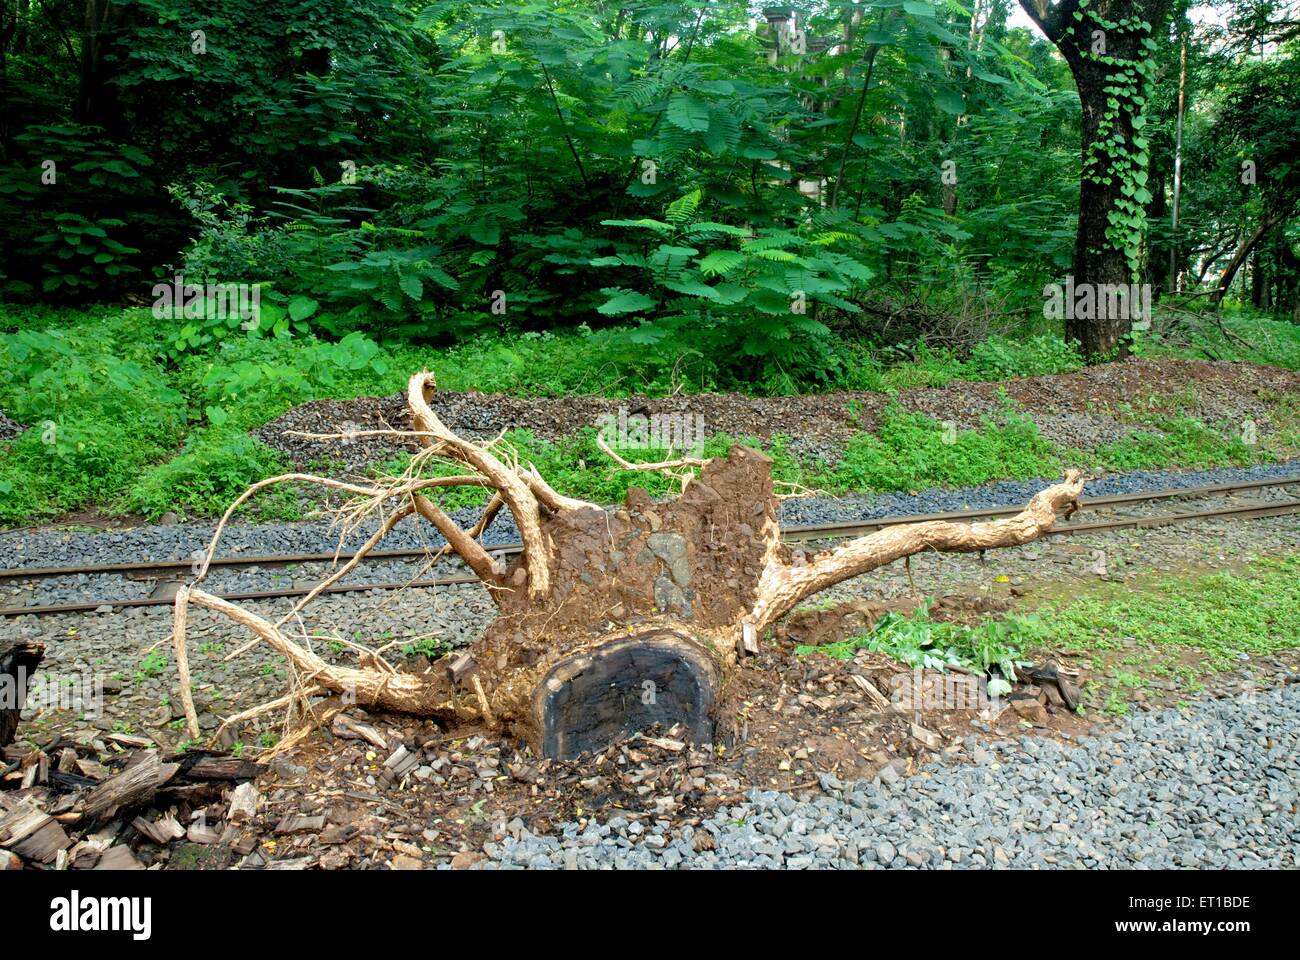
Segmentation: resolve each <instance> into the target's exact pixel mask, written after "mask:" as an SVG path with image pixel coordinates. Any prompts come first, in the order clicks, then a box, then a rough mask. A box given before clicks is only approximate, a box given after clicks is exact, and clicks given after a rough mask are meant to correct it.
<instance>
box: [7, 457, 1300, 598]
mask: <svg viewBox="0 0 1300 960" xmlns="http://www.w3.org/2000/svg"><path fill="white" fill-rule="evenodd" d="M1293 484H1300V476H1295V477H1283V478H1280V479H1276V480H1251V481H1248V482H1245V483H1220V484H1214V485H1212V486H1205V487H1183V488H1181V489H1177V488H1175V489H1166V490H1152V491H1149V492H1146V493H1124V494H1116V495H1114V496H1110V497H1083V498H1080V500H1079V509H1080V510H1083V509H1086V508H1099V507H1100V508H1103V509H1104V508H1106V507H1112V506H1118V505H1120V504H1126V503H1142V502H1148V501H1154V500H1169V499H1173V498H1175V497H1203V496H1213V495H1214V494H1220V493H1239V492H1242V491H1245V490H1259V489H1263V488H1265V487H1285V486H1291V485H1293ZM1023 509H1024V504H1020V505H1018V506H1008V507H976V508H973V509H969V510H949V511H944V512H940V513H915V514H895V515H893V516H888V517H880V518H879V519H877V520H841V521H836V522H833V523H822V524H807V525H795V526H790V527H785V528H783V529H782V533H783V534H784V535H785V536H786V537H787V538H790V539H796V538H798V539H804V540H808V539H818V538H817V537H816V536H815V534H817V533H826V534H828V535H829V536H831V537H835V536H843V535H844V534H843V533H842V531H845V530H864V529H869V530H878V529H880V528H881V527H889V526H895V525H897V524H900V523H922V522H925V521H927V520H971V519H978V518H981V517H1003V516H1011V515H1013V514H1017V513H1019V512H1020V511H1021V510H1023ZM805 535H807V536H805ZM483 546H484V547H485V548H486V549H487V550H488V551H489V552H490V553H502V554H506V555H510V554H515V553H518V552H519V551H520V549H521V545H520V544H519V543H501V544H495V543H485V544H484V545H483ZM430 552H431V551H428V550H409V549H408V550H372V551H371V552H370V553H368V554H366V556H365V559H366V560H410V559H416V558H419V557H425V556H428V555H429V553H430ZM352 556H353V555H352V554H350V553H339V554H337V555H336V554H334V553H302V554H290V555H285V556H260V557H215V558H213V560H212V561H211V563H209V564H208V567H209V569H211V568H214V567H262V566H265V567H272V566H286V565H290V564H299V563H333V562H335V561H343V562H346V561H348V560H350V559H352ZM194 564H195V561H193V560H138V561H131V562H127V563H104V564H91V565H88V566H79V567H78V566H71V567H7V568H3V569H0V580H5V579H15V578H17V579H44V578H46V577H60V576H77V575H80V574H102V573H147V572H151V571H162V570H185V569H190V568H192V567H193V566H194Z"/></svg>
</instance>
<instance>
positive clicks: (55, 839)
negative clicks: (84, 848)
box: [0, 802, 72, 863]
mask: <svg viewBox="0 0 1300 960" xmlns="http://www.w3.org/2000/svg"><path fill="white" fill-rule="evenodd" d="M71 845H72V840H71V838H69V837H68V835H67V834H66V833H64V832H63V827H61V826H60V825H59V824H58V822H57V821H55V819H54V818H53V817H51V816H50V815H49V814H48V813H46V812H45V811H43V810H40V809H38V808H36V807H35V806H33V805H32V804H31V803H30V802H28V803H25V804H23V805H22V806H20V807H19V808H18V809H16V810H13V811H12V812H10V813H9V814H8V815H7V816H5V817H4V818H3V819H0V847H4V848H6V849H8V850H11V851H13V852H14V853H15V854H17V855H18V856H20V857H22V858H23V859H24V860H35V861H37V862H39V863H51V862H52V861H53V860H54V858H55V856H57V854H58V852H59V851H60V850H63V849H66V848H67V847H69V846H71Z"/></svg>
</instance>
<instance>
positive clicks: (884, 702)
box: [849, 673, 889, 710]
mask: <svg viewBox="0 0 1300 960" xmlns="http://www.w3.org/2000/svg"><path fill="white" fill-rule="evenodd" d="M849 679H850V680H852V681H853V685H854V686H855V687H857V688H858V689H859V690H861V691H862V692H863V693H865V694H866V695H867V699H868V700H870V701H871V702H872V703H874V704H875V705H876V706H877V707H879V708H880V709H881V710H883V709H885V708H886V707H887V706H889V698H888V697H887V696H885V695H884V694H883V693H881V692H880V690H879V689H878V688H877V687H876V685H875V684H874V683H872V682H871V680H870V679H868V678H867V677H864V676H862V674H860V673H851V674H849Z"/></svg>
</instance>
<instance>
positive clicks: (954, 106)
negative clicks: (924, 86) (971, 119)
mask: <svg viewBox="0 0 1300 960" xmlns="http://www.w3.org/2000/svg"><path fill="white" fill-rule="evenodd" d="M934 105H935V106H936V107H938V108H939V109H940V110H942V111H943V112H944V113H947V114H951V115H952V116H954V117H960V116H961V115H962V114H963V113H965V112H966V102H965V101H964V100H962V98H961V94H960V93H958V92H957V91H956V90H945V89H939V90H936V91H935V92H934Z"/></svg>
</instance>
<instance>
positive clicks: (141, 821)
mask: <svg viewBox="0 0 1300 960" xmlns="http://www.w3.org/2000/svg"><path fill="white" fill-rule="evenodd" d="M131 826H132V827H134V828H135V829H136V831H137V832H139V833H140V834H141V835H143V836H145V837H148V838H149V839H150V840H152V841H153V842H154V843H156V844H158V845H159V846H160V847H161V846H163V845H165V844H168V843H171V842H172V841H173V840H179V839H180V838H181V837H183V836H185V828H184V827H182V826H181V825H180V822H179V821H178V820H177V819H176V818H175V817H173V816H172V815H171V814H167V815H165V816H163V817H160V818H159V819H157V820H155V821H154V822H152V823H150V822H149V821H148V820H146V819H145V818H144V817H136V818H135V819H134V820H132V821H131Z"/></svg>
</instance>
